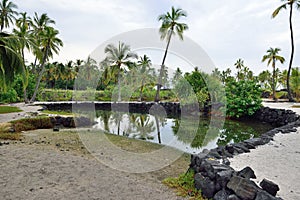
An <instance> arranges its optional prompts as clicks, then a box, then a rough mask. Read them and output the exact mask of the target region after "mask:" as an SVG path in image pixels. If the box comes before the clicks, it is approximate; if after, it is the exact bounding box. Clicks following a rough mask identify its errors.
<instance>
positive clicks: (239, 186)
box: [227, 176, 259, 200]
mask: <svg viewBox="0 0 300 200" xmlns="http://www.w3.org/2000/svg"><path fill="white" fill-rule="evenodd" d="M227 187H228V188H229V189H231V190H232V191H233V192H234V193H235V194H236V195H237V196H238V197H239V198H241V199H244V200H252V199H255V197H256V193H257V191H258V190H259V188H258V187H257V186H256V184H255V183H254V182H253V181H250V180H249V179H246V178H242V177H239V176H233V177H232V178H231V179H230V181H229V182H228V184H227Z"/></svg>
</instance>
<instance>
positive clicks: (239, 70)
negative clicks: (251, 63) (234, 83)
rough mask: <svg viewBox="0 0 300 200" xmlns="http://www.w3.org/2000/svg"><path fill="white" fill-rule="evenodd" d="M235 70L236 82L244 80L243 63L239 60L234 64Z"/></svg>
mask: <svg viewBox="0 0 300 200" xmlns="http://www.w3.org/2000/svg"><path fill="white" fill-rule="evenodd" d="M234 66H235V68H236V69H237V79H238V81H240V80H242V79H244V77H243V73H242V69H243V68H244V67H245V65H244V61H243V60H242V59H241V58H239V59H238V60H237V61H236V63H234Z"/></svg>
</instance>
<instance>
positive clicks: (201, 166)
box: [190, 107, 300, 200]
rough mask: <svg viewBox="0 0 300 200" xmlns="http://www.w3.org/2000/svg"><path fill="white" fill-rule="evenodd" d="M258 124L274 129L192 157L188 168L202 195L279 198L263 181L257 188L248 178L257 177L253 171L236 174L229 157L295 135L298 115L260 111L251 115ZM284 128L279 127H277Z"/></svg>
mask: <svg viewBox="0 0 300 200" xmlns="http://www.w3.org/2000/svg"><path fill="white" fill-rule="evenodd" d="M253 117H254V118H255V119H258V120H259V121H261V122H265V123H269V124H271V125H273V126H277V128H274V129H272V130H270V131H268V132H266V133H264V134H262V135H261V136H260V137H258V138H252V139H248V140H245V141H243V142H240V143H235V144H228V145H226V146H220V147H217V148H215V149H211V150H203V151H202V152H201V153H199V154H195V155H192V156H191V164H190V169H192V170H194V172H195V187H196V188H197V189H201V191H202V193H203V195H204V196H205V197H207V198H213V199H214V200H221V199H255V200H264V199H270V200H272V199H274V200H275V199H280V198H277V197H276V193H277V191H278V190H279V187H278V185H276V184H275V183H272V182H271V181H268V180H266V179H264V180H263V181H262V182H261V183H260V186H261V187H259V186H257V185H256V184H255V182H253V181H251V180H250V178H256V177H255V174H254V171H253V170H252V169H251V168H249V167H246V168H245V169H243V170H241V171H239V172H237V171H234V170H233V169H232V168H231V167H230V162H229V160H228V157H233V156H235V155H238V154H242V153H249V152H250V150H251V149H255V148H256V147H257V146H259V145H264V144H267V143H269V142H270V141H271V140H272V139H273V137H274V136H275V134H277V133H290V132H296V131H297V129H296V127H299V126H300V119H299V116H298V115H297V114H296V113H295V112H293V111H290V110H283V109H271V108H268V107H264V108H261V109H260V110H259V111H257V112H256V114H255V115H254V116H253ZM280 125H283V126H281V127H278V126H280Z"/></svg>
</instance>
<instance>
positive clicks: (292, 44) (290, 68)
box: [286, 3, 295, 102]
mask: <svg viewBox="0 0 300 200" xmlns="http://www.w3.org/2000/svg"><path fill="white" fill-rule="evenodd" d="M292 15H293V4H292V3H291V4H290V18H289V23H290V32H291V46H292V50H291V57H290V63H289V69H288V73H287V79H286V87H287V92H288V98H289V101H290V102H294V99H293V96H292V93H291V88H290V75H291V70H292V64H293V58H294V51H295V46H294V33H293V25H292Z"/></svg>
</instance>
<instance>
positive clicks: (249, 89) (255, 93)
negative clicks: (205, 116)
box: [226, 80, 262, 118]
mask: <svg viewBox="0 0 300 200" xmlns="http://www.w3.org/2000/svg"><path fill="white" fill-rule="evenodd" d="M260 96H261V89H260V86H259V85H258V84H257V83H256V82H255V81H252V80H240V81H236V80H231V81H230V82H228V84H226V97H227V110H226V112H227V115H228V116H230V117H236V118H239V117H242V116H244V115H253V114H254V113H255V111H256V110H258V109H259V108H260V107H261V103H262V100H261V97H260Z"/></svg>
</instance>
